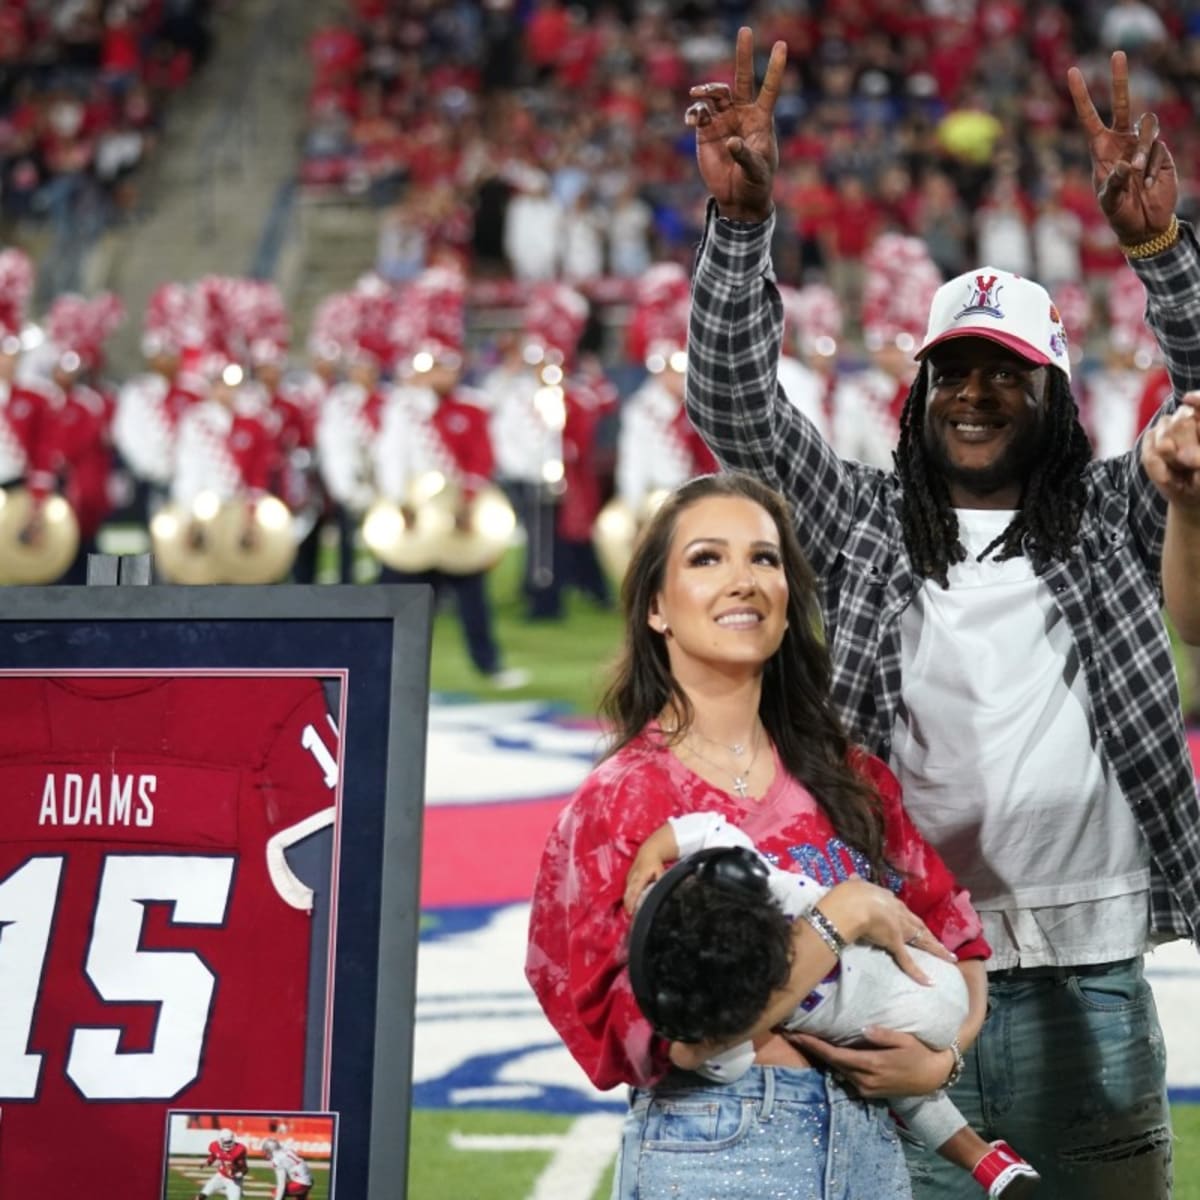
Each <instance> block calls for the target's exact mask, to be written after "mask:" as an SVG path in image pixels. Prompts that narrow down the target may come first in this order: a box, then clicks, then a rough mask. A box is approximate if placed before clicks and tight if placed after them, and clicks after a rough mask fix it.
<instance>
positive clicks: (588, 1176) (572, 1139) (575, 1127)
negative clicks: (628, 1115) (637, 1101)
mask: <svg viewBox="0 0 1200 1200" xmlns="http://www.w3.org/2000/svg"><path fill="white" fill-rule="evenodd" d="M623 1121H624V1117H623V1116H621V1115H618V1114H613V1113H592V1114H590V1115H589V1116H586V1117H580V1118H579V1120H578V1121H575V1122H574V1123H573V1124H572V1125H571V1127H570V1128H569V1129H568V1130H567V1131H566V1133H562V1134H547V1133H538V1134H512V1135H509V1136H506V1135H504V1134H482V1133H480V1134H475V1133H459V1132H458V1131H454V1132H452V1133H451V1134H450V1145H451V1146H452V1147H453V1148H454V1149H455V1150H482V1151H486V1152H490V1153H496V1152H497V1151H500V1152H503V1151H514V1150H544V1151H548V1152H550V1153H551V1154H552V1155H553V1157H552V1158H551V1159H550V1162H549V1165H548V1166H547V1167H546V1169H545V1170H544V1171H543V1172H542V1173H541V1175H539V1176H538V1179H537V1183H536V1184H535V1185H534V1189H533V1191H532V1192H531V1193H530V1194H529V1196H527V1197H526V1200H591V1197H592V1196H593V1194H594V1193H595V1191H596V1188H597V1187H599V1186H600V1180H601V1179H602V1178H603V1177H604V1172H605V1171H607V1170H608V1166H609V1164H610V1163H611V1162H612V1160H613V1156H614V1155H615V1154H616V1151H617V1139H618V1137H620V1133H621V1124H622V1122H623Z"/></svg>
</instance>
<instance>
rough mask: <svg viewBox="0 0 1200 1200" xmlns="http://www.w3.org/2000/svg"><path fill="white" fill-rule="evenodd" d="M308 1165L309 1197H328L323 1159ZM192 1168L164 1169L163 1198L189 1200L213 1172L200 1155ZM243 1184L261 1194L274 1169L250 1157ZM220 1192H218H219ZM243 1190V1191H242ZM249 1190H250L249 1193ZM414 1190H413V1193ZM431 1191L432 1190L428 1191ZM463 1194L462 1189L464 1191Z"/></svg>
mask: <svg viewBox="0 0 1200 1200" xmlns="http://www.w3.org/2000/svg"><path fill="white" fill-rule="evenodd" d="M309 1165H310V1166H311V1167H312V1169H313V1188H312V1191H311V1192H309V1200H329V1169H328V1164H327V1163H322V1162H320V1161H319V1160H317V1159H310V1160H309ZM196 1170H197V1171H198V1172H199V1175H196V1174H192V1175H184V1174H182V1173H181V1172H180V1171H177V1170H176V1169H175V1168H174V1167H170V1168H168V1170H167V1190H166V1192H165V1193H164V1196H163V1200H192V1197H193V1196H195V1195H196V1193H197V1192H198V1191H200V1189H201V1188H202V1187H204V1184H205V1183H206V1182H207V1181H208V1180H209V1179H210V1178H211V1177H212V1176H213V1175H214V1174H215V1169H214V1168H213V1167H205V1166H204V1159H203V1158H197V1159H196ZM246 1183H247V1184H259V1185H260V1187H259V1188H258V1189H255V1191H256V1192H257V1193H258V1194H260V1195H261V1194H262V1192H261V1188H267V1187H268V1185H269V1189H274V1186H275V1172H274V1171H273V1170H271V1168H270V1167H268V1166H267V1165H265V1164H264V1163H261V1162H259V1163H255V1162H254V1161H253V1160H251V1163H250V1173H249V1174H248V1175H247V1176H246ZM220 1194H222V1193H218V1195H220ZM244 1194H245V1192H244V1191H243V1195H244ZM252 1194H253V1193H252ZM273 1194H274V1192H273V1190H268V1191H267V1192H266V1195H268V1196H270V1195H273ZM417 1194H418V1193H416V1192H414V1193H413V1196H414V1197H415V1196H416V1195H417ZM430 1194H431V1195H432V1194H433V1193H430ZM464 1194H466V1193H464Z"/></svg>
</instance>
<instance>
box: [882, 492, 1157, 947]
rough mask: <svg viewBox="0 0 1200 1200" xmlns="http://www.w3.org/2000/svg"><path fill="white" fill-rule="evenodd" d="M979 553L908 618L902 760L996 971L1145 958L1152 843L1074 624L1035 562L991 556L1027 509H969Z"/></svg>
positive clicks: (899, 729)
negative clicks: (1097, 705)
mask: <svg viewBox="0 0 1200 1200" xmlns="http://www.w3.org/2000/svg"><path fill="white" fill-rule="evenodd" d="M957 515H958V522H959V537H960V539H961V541H962V543H963V546H964V547H965V548H966V551H967V558H966V561H965V562H962V563H957V564H955V565H953V566H952V567H951V568H950V571H949V580H950V587H949V588H948V589H943V588H942V587H941V586H940V585H939V584H937V583H935V582H933V581H926V583H925V584H924V586H923V587H922V588H921V590H920V591H919V593H918V594H917V596H916V598H915V599H914V600H913V602H912V604H911V605H910V606H909V608H908V609H907V610H906V611H905V613H904V614H903V616H902V618H901V651H902V662H903V678H904V685H903V688H902V690H901V706H900V709H899V710H898V712H897V718H896V724H895V728H894V730H893V735H894V736H893V749H892V763H891V766H892V769H893V770H894V771H895V772H896V774H897V776H898V777H899V779H900V782H901V784H902V785H903V787H904V805H905V808H907V809H908V811H909V813H910V814H911V815H912V817H913V819H914V821H915V822H916V824H917V826H918V827H919V828H920V830H921V832H922V833H923V834H924V835H925V837H926V838H927V839H928V840H929V841H930V842H931V843H932V844H933V845H934V846H935V847H936V848H937V849H938V850H939V851H940V853H941V854H942V857H943V858H944V859H945V860H946V863H947V865H948V866H949V867H950V869H951V870H952V871H953V872H954V873H955V875H956V876H957V877H958V880H959V882H960V883H961V884H962V885H963V886H965V887H966V888H968V889H969V890H970V893H971V900H972V903H973V904H974V905H975V907H976V909H977V910H978V911H979V914H980V916H981V917H982V919H983V929H984V936H985V937H986V938H987V939H988V941H989V942H990V943H991V946H992V950H993V958H992V959H991V961H990V963H989V966H990V967H991V968H992V969H1000V968H1004V967H1010V966H1016V965H1018V963H1019V964H1020V965H1022V966H1040V965H1082V964H1084V963H1095V962H1108V961H1112V960H1116V959H1121V958H1130V957H1133V956H1134V955H1136V954H1140V953H1142V952H1143V951H1144V950H1145V949H1146V948H1147V945H1148V938H1149V899H1148V895H1149V884H1150V871H1149V851H1148V849H1147V846H1146V843H1145V840H1144V838H1143V836H1142V833H1141V830H1140V829H1139V827H1138V825H1137V822H1136V820H1135V819H1134V816H1133V813H1132V812H1131V811H1130V808H1129V805H1128V804H1127V803H1126V801H1125V797H1124V795H1123V793H1122V791H1121V788H1120V784H1119V782H1118V780H1117V777H1116V773H1115V772H1114V770H1113V768H1112V765H1111V764H1110V763H1109V761H1108V759H1107V758H1106V757H1105V755H1104V754H1103V753H1102V752H1101V749H1100V746H1099V738H1098V736H1097V732H1096V730H1095V729H1094V728H1093V727H1092V725H1091V721H1090V716H1089V713H1090V705H1089V703H1088V691H1087V680H1086V677H1085V675H1084V671H1083V666H1082V663H1081V662H1080V660H1079V654H1078V650H1077V649H1076V646H1075V642H1074V639H1073V637H1072V635H1071V630H1070V628H1069V626H1068V625H1067V622H1066V620H1065V618H1064V617H1063V615H1062V613H1061V612H1060V610H1059V608H1058V606H1057V605H1056V604H1055V603H1054V601H1053V598H1052V596H1051V594H1050V591H1049V589H1048V588H1047V586H1046V585H1045V584H1044V583H1043V582H1042V581H1041V580H1040V579H1038V577H1037V576H1036V574H1035V573H1034V570H1033V566H1032V564H1031V563H1030V562H1029V560H1028V559H1027V558H1025V557H1020V558H1014V559H1008V560H1006V561H1004V562H997V561H995V559H994V557H993V556H992V555H989V556H988V558H987V559H986V560H985V561H983V562H978V561H977V556H978V555H979V554H980V552H981V551H982V550H983V549H984V548H985V547H986V546H987V545H988V544H989V543H991V542H992V540H993V539H994V538H996V537H998V536H999V535H1000V534H1001V533H1002V532H1003V530H1004V529H1005V528H1006V527H1007V526H1008V524H1009V522H1010V521H1011V520H1012V518H1013V515H1014V514H1013V513H1012V512H1006V511H1005V512H1002V511H986V510H981V509H969V510H968V509H960V510H958V512H957Z"/></svg>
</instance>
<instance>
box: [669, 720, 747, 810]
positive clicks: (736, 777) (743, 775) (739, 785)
mask: <svg viewBox="0 0 1200 1200" xmlns="http://www.w3.org/2000/svg"><path fill="white" fill-rule="evenodd" d="M761 732H762V726H761V725H758V726H756V727H755V729H754V753H753V754H751V755H750V761H749V762H748V763H747V764H746V765H745V767H744V768H742V769H741V770H740V771H732V772H731V771H730V770H729V768H728V767H727V766H723V765H722V764H721V763H719V762H714V761H713V760H712V759H711V758H709V757H708V755H707V754H703V753H701V752H700V751H699V750H698V749H697V748H696V747H695V746H693V745H691V744H690V738H691V735H692V734H693V733H695V735H696V736H697V737H698V738H700V739H701V741H705V742H708V743H709V745H712V746H722V747H724V749H726V750H729V751H730V752H731V753H732V754H733V756H734V757H735V758H741V757H742V755H744V754H745V753H746V747H745V745H744V744H743V743H742V742H734V743H733V744H732V745H727V744H726V743H724V742H714V741H713V740H712V738H707V737H705V736H704V734H702V733H701V732H700V731H699V730H697V729H690V730H688V732H687V734H686V735H685V736H684V739H683V745H685V746H687V748H688V751H689V752H690V753H692V754H694V755H695V756H696V757H697V758H698V759H700V760H701V762H706V763H708V765H709V766H710V767H715V768H716V769H717V770H718V771H721V772H723V773H725V774H730V775H732V777H733V790H734V791H735V792H737V794H738V799H740V800H745V798H746V793H747V792H748V791H749V790H750V772H751V771H753V770H754V764H755V763H756V762H757V761H758V752H759V750H761V749H762V744H763V738H762V736H761Z"/></svg>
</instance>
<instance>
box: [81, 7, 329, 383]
mask: <svg viewBox="0 0 1200 1200" xmlns="http://www.w3.org/2000/svg"><path fill="white" fill-rule="evenodd" d="M339 15H340V5H339V3H338V0H306V2H305V3H304V4H303V5H298V4H293V3H291V2H290V0H239V2H238V3H237V4H232V5H225V6H221V7H220V10H219V15H218V16H217V18H216V20H215V22H214V52H213V55H212V57H211V58H210V60H209V62H208V63H207V64H206V65H205V67H204V69H203V71H202V72H201V73H200V74H199V75H198V76H197V77H196V78H195V79H194V80H193V81H192V83H191V84H190V85H189V86H188V87H187V88H186V89H185V90H184V92H183V93H182V94H180V95H179V96H177V97H175V98H174V99H173V101H172V103H171V106H170V109H169V111H168V113H167V118H166V120H167V127H166V130H165V136H164V137H163V139H162V141H161V142H160V145H159V149H158V152H157V154H156V156H155V159H154V161H153V162H152V163H151V164H149V165H148V169H147V170H146V171H145V172H143V175H142V176H140V177H139V181H138V182H139V186H140V187H141V189H142V194H143V211H142V213H141V214H140V215H139V216H138V217H136V218H135V219H133V220H131V221H129V222H126V223H123V224H121V225H119V226H117V227H115V228H113V229H112V230H110V231H109V232H108V233H107V234H106V235H105V236H104V237H103V238H102V239H101V241H100V243H99V244H98V245H97V246H96V247H95V248H94V249H93V251H92V252H91V254H90V255H89V257H88V260H87V262H86V263H85V268H84V280H85V288H86V290H88V291H95V290H98V289H101V288H110V289H112V290H113V291H115V292H117V294H118V295H120V296H121V298H122V299H123V300H124V302H125V305H126V309H127V311H128V314H129V316H128V319H127V320H126V322H125V323H124V325H123V326H122V327H121V329H120V330H119V331H118V332H117V334H116V335H114V337H113V339H112V342H111V343H110V348H109V363H110V371H111V373H112V375H113V376H114V377H115V378H121V377H122V376H124V375H126V374H128V373H130V372H132V371H135V370H137V369H139V367H140V365H141V354H140V350H139V344H140V335H141V318H142V313H143V312H144V311H145V306H146V301H147V300H148V299H149V297H150V295H151V293H152V292H153V291H154V289H155V288H156V287H157V286H158V285H159V284H161V283H163V282H166V281H168V280H183V281H185V282H190V281H192V280H195V279H198V278H199V277H200V276H202V275H205V274H210V273H211V274H228V275H245V274H249V273H251V271H252V270H253V269H254V267H255V266H256V265H257V264H259V263H260V262H261V261H262V255H261V254H260V246H261V243H262V242H263V239H264V238H265V237H267V236H268V234H269V232H270V226H271V222H272V221H273V220H278V219H279V209H280V204H279V201H280V198H281V196H284V195H285V189H288V188H290V186H291V185H292V181H293V179H294V177H295V174H296V169H297V166H298V163H299V160H300V153H301V148H302V139H303V133H304V126H305V120H306V113H307V104H308V92H309V86H310V72H309V65H308V55H307V44H308V39H309V37H310V36H311V34H312V32H313V31H314V30H315V29H316V28H317V27H319V26H320V25H322V24H325V23H327V22H329V21H331V20H333V19H335V18H336V17H337V16H339Z"/></svg>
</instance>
